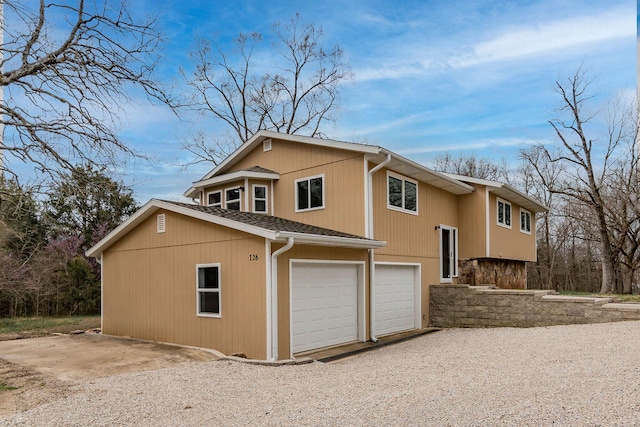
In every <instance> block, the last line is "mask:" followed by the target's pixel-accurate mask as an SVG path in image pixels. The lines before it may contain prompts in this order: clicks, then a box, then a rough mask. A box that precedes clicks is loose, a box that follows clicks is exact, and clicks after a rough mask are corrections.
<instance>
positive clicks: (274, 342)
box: [267, 237, 295, 361]
mask: <svg viewBox="0 0 640 427" xmlns="http://www.w3.org/2000/svg"><path fill="white" fill-rule="evenodd" d="M294 243H295V241H294V240H293V237H289V238H288V239H287V244H286V245H284V246H283V247H281V248H280V249H278V250H277V251H275V252H274V253H272V254H271V280H270V282H271V283H270V288H271V289H269V291H270V292H269V293H268V294H267V297H268V298H269V296H270V298H271V305H270V307H267V308H270V309H271V312H270V313H269V314H270V319H267V323H269V322H270V323H271V343H270V344H269V345H270V347H269V348H270V349H271V357H270V358H269V360H271V361H276V360H278V257H279V256H280V255H281V254H283V253H284V252H286V251H288V250H289V249H291V248H292V247H293V244H294ZM267 357H269V355H267Z"/></svg>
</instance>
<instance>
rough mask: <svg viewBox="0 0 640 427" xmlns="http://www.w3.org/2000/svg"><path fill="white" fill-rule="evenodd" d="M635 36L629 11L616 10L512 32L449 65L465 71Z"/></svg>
mask: <svg viewBox="0 0 640 427" xmlns="http://www.w3.org/2000/svg"><path fill="white" fill-rule="evenodd" d="M635 35H636V28H635V22H634V20H633V19H630V15H629V11H628V10H626V9H618V10H614V11H610V12H607V13H604V14H601V15H592V16H581V17H576V18H570V19H565V20H559V21H552V22H545V23H539V24H536V25H529V26H528V28H524V29H514V30H513V31H509V32H505V33H503V34H501V35H499V36H498V37H495V38H493V39H491V40H487V41H484V42H481V43H479V44H477V45H476V46H475V47H474V48H473V54H472V55H470V56H469V57H466V58H462V59H459V60H452V61H450V63H451V65H452V66H454V67H468V66H472V65H476V64H482V63H487V62H496V61H504V60H514V59H518V58H524V57H528V56H532V55H538V54H544V53H551V52H554V51H558V50H564V49H568V48H571V47H576V46H582V45H589V44H593V43H598V42H603V41H607V40H615V39H620V38H625V37H635Z"/></svg>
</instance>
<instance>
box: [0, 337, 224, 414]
mask: <svg viewBox="0 0 640 427" xmlns="http://www.w3.org/2000/svg"><path fill="white" fill-rule="evenodd" d="M215 359H217V356H216V355H215V354H213V353H210V352H207V351H204V350H198V349H189V348H183V347H177V346H171V345H166V344H157V343H150V342H141V341H135V340H129V339H123V338H115V337H109V336H104V335H101V334H95V333H87V334H80V335H60V336H53V337H44V338H31V339H19V340H13V341H1V342H0V386H1V388H0V415H3V414H7V413H10V412H13V411H16V410H25V409H28V408H31V407H33V406H37V405H40V404H42V403H45V402H47V401H48V400H50V399H51V398H52V397H53V396H57V397H59V396H60V395H64V394H68V393H71V392H72V391H73V380H78V379H87V378H88V379H91V378H99V377H105V376H112V375H118V374H123V373H129V372H134V371H146V370H153V369H160V368H166V367H170V366H174V365H177V364H180V363H185V362H194V361H207V360H215ZM14 387H15V389H13V388H14Z"/></svg>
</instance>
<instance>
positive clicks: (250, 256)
mask: <svg viewBox="0 0 640 427" xmlns="http://www.w3.org/2000/svg"><path fill="white" fill-rule="evenodd" d="M249 261H258V254H249Z"/></svg>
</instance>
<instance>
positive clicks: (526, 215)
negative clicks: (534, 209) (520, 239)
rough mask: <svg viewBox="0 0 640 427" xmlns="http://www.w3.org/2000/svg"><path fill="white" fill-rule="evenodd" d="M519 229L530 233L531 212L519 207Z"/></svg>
mask: <svg viewBox="0 0 640 427" xmlns="http://www.w3.org/2000/svg"><path fill="white" fill-rule="evenodd" d="M520 231H521V232H523V233H527V234H531V212H529V211H528V210H526V209H522V208H520Z"/></svg>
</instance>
